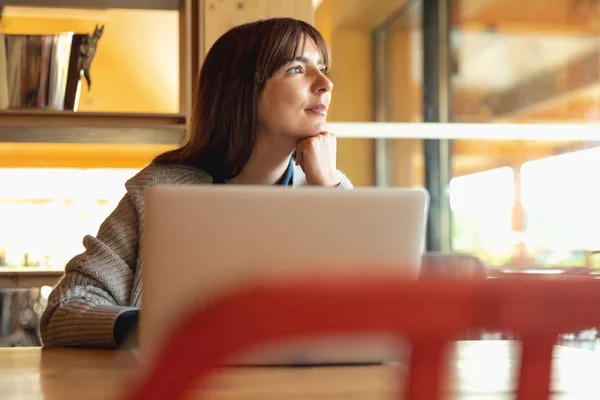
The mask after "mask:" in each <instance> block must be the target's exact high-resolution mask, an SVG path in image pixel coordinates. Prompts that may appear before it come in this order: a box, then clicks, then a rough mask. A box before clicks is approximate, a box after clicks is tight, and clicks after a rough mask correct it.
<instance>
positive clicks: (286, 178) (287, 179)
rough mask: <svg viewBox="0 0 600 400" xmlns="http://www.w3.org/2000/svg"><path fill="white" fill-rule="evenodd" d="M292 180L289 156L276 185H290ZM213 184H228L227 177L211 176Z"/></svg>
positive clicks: (291, 166) (291, 161) (292, 163)
mask: <svg viewBox="0 0 600 400" xmlns="http://www.w3.org/2000/svg"><path fill="white" fill-rule="evenodd" d="M293 181H294V160H293V159H292V158H290V163H289V164H288V167H287V169H286V170H285V172H284V174H283V176H282V177H281V179H280V180H279V182H277V184H278V185H282V186H292V182H293ZM212 183H213V185H229V183H230V180H229V179H223V178H213V182H212Z"/></svg>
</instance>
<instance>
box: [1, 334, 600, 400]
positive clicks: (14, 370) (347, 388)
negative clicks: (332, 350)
mask: <svg viewBox="0 0 600 400" xmlns="http://www.w3.org/2000/svg"><path fill="white" fill-rule="evenodd" d="M516 350H518V344H516V343H515V342H508V341H473V342H459V343H457V345H456V346H455V348H454V350H453V360H452V365H451V374H450V375H451V376H450V380H449V396H448V397H447V398H448V399H453V400H459V399H463V400H475V399H483V400H501V399H502V400H504V399H510V398H512V397H511V391H512V390H513V389H514V374H515V372H516V369H515V365H516V356H517V355H518V351H516ZM135 371H136V360H135V358H134V356H133V355H132V354H131V353H130V352H127V351H114V350H87V349H49V350H41V349H40V348H4V349H0V398H1V399H3V400H17V399H18V400H24V399H28V400H29V399H50V400H54V399H61V400H64V399H115V398H118V395H119V393H122V390H123V388H124V387H125V385H126V384H127V382H128V381H129V380H130V379H131V378H132V377H133V376H134V372H135ZM598 371H600V353H598V352H594V351H589V350H580V349H575V348H568V347H559V346H557V347H556V350H555V368H554V380H553V388H554V391H555V392H556V395H555V396H554V397H553V398H554V399H560V400H562V399H586V400H587V399H600V384H599V383H598V380H599V377H598ZM398 375H400V376H405V375H406V368H405V366H404V365H403V363H398V364H396V365H384V366H381V365H373V366H342V367H340V366H336V367H298V368H283V367H279V368H275V367H273V368H224V369H222V370H219V371H218V373H216V374H215V376H214V377H213V379H212V380H211V387H210V389H209V391H208V392H207V393H206V396H205V397H202V398H203V399H211V400H216V399H219V400H225V399H228V400H229V399H231V400H233V399H235V400H250V399H293V400H301V399H327V400H331V399H346V400H352V399H361V400H362V399H366V400H375V399H392V398H393V393H394V390H395V388H397V387H398V383H397V382H396V381H395V378H396V377H397V376H398ZM198 397H199V396H197V397H196V398H198Z"/></svg>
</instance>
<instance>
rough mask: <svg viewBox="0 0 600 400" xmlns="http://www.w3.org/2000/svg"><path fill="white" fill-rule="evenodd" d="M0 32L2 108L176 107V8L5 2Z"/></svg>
mask: <svg viewBox="0 0 600 400" xmlns="http://www.w3.org/2000/svg"><path fill="white" fill-rule="evenodd" d="M97 25H98V26H99V27H100V28H102V26H103V27H104V28H103V29H101V30H98V36H99V37H98V39H97V41H96V44H95V45H92V44H90V45H87V44H86V42H85V41H86V40H90V39H89V38H87V37H86V35H88V34H89V35H93V33H94V32H95V28H96V26H97ZM0 31H1V32H2V33H3V35H4V40H3V41H1V40H0V51H4V52H5V54H6V57H5V58H4V59H2V57H0V72H2V71H6V72H5V73H6V75H5V76H6V79H2V78H1V76H2V74H0V108H49V109H54V110H56V109H75V110H78V111H97V112H134V113H178V112H179V13H178V12H177V11H151V10H116V9H115V10H113V9H103V10H84V9H56V8H39V7H13V6H6V7H5V8H4V11H3V17H2V19H1V23H0ZM92 42H93V41H92ZM90 43H91V42H90ZM1 47H4V48H1ZM94 51H95V53H94ZM80 55H81V58H79V56H80ZM87 55H89V57H87ZM92 56H93V57H92ZM78 62H81V64H80V65H82V66H84V67H87V66H89V68H84V70H88V71H89V77H90V78H91V85H90V87H89V88H88V85H87V82H86V78H85V76H83V77H82V78H81V82H80V85H79V86H78V85H77V78H78V70H79V69H78ZM65 99H66V101H65Z"/></svg>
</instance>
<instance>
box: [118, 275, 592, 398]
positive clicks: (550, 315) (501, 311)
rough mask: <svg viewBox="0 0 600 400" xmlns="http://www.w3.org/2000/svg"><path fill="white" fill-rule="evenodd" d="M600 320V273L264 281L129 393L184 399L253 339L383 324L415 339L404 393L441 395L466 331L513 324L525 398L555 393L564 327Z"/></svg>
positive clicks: (204, 317)
mask: <svg viewBox="0 0 600 400" xmlns="http://www.w3.org/2000/svg"><path fill="white" fill-rule="evenodd" d="M598 319H600V282H598V281H593V280H585V281H564V282H562V281H539V280H524V281H513V280H507V281H502V280H489V281H478V280H471V281H452V282H443V281H438V280H431V281H403V280H401V279H397V278H390V277H372V278H365V277H364V276H363V277H360V278H355V279H353V278H347V279H339V278H338V279H335V280H326V279H323V280H314V279H305V280H295V281H293V282H291V281H288V282H284V281H280V282H270V283H268V282H265V283H263V284H260V285H254V286H250V287H246V288H244V289H242V290H240V291H238V292H237V293H234V294H231V295H229V296H227V297H224V298H221V299H219V300H218V301H215V302H214V303H213V304H212V305H211V306H209V307H206V308H203V309H198V310H197V311H196V312H194V313H193V314H192V315H190V316H189V318H188V319H187V320H186V321H183V323H182V325H181V326H179V327H178V328H177V329H175V331H174V332H173V334H172V335H171V336H170V339H169V340H168V341H167V343H168V345H166V347H165V348H164V349H162V350H161V351H160V354H159V355H158V357H157V359H156V360H155V362H154V363H153V365H152V368H151V369H150V371H149V373H148V374H147V375H145V376H144V378H143V379H142V380H141V381H139V382H137V384H136V385H135V390H133V391H132V392H131V393H130V397H129V398H130V399H140V400H142V399H144V400H151V399H165V398H169V399H177V398H181V397H182V396H183V395H185V394H186V392H187V391H189V390H190V388H192V387H194V388H198V387H200V388H202V387H203V385H204V383H205V382H206V378H207V377H208V376H209V375H210V373H211V372H212V370H213V369H214V368H216V367H218V366H219V365H222V364H223V363H225V362H226V361H227V360H230V359H231V357H232V356H235V355H238V354H240V353H241V352H243V351H245V350H250V349H253V348H256V346H260V345H265V344H269V343H273V342H276V341H284V340H288V339H295V338H310V337H327V336H328V335H336V336H338V335H340V334H341V335H354V334H359V335H362V334H369V333H375V332H377V333H381V332H383V331H385V332H389V333H391V334H393V335H396V336H397V337H398V338H402V339H408V340H410V342H411V345H412V353H411V361H410V373H409V380H408V385H407V387H406V392H405V393H402V394H403V395H404V396H405V397H404V398H406V399H410V400H415V399H419V400H425V399H428V400H429V399H440V398H441V397H442V395H443V388H444V386H445V383H446V369H447V367H448V360H447V354H446V349H447V348H448V345H449V344H450V342H452V341H453V340H454V339H455V338H456V337H458V336H459V335H460V334H461V333H462V332H465V331H468V330H471V329H488V330H496V331H511V332H515V333H516V334H517V335H518V337H519V339H520V340H521V341H522V355H521V359H520V363H521V365H520V371H519V382H518V385H517V386H518V398H519V399H527V400H538V399H548V397H549V393H550V373H551V363H552V349H553V345H554V343H555V341H556V337H557V335H558V334H559V333H561V332H572V331H576V330H579V329H584V328H585V327H587V326H590V325H591V324H595V323H596V322H597V321H598Z"/></svg>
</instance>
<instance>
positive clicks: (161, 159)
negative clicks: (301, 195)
mask: <svg viewBox="0 0 600 400" xmlns="http://www.w3.org/2000/svg"><path fill="white" fill-rule="evenodd" d="M327 69H328V53H327V48H326V45H325V42H324V40H323V38H322V36H321V35H320V34H319V32H318V31H317V30H316V29H315V28H313V27H312V26H310V25H308V24H306V23H304V22H301V21H297V20H294V19H288V18H278V19H269V20H262V21H258V22H253V23H249V24H245V25H241V26H238V27H235V28H233V29H232V30H230V31H229V32H227V33H226V34H224V35H223V36H222V37H221V38H220V39H219V40H218V41H217V42H216V43H215V44H214V45H213V47H212V48H211V50H210V51H209V53H208V54H207V56H206V59H205V61H204V64H203V66H202V70H201V73H200V79H199V82H198V83H197V85H196V90H195V93H194V102H193V113H192V116H191V117H192V120H191V129H190V130H191V133H190V135H189V138H188V140H187V142H186V144H184V145H183V146H182V147H180V148H178V149H176V150H173V151H170V152H167V153H164V154H162V155H159V156H158V157H156V159H154V160H153V162H152V163H151V164H150V165H149V166H147V167H146V168H144V169H143V170H142V171H140V172H139V173H138V174H137V175H136V176H134V177H133V178H131V179H130V180H129V181H128V182H127V183H126V184H125V186H126V189H127V193H126V194H125V196H124V197H123V199H121V201H120V203H119V205H118V206H117V208H116V209H115V210H114V211H113V212H112V213H111V215H110V216H109V217H108V218H107V219H106V220H105V221H104V222H103V223H102V225H101V226H100V229H99V231H98V234H97V236H96V237H92V236H89V235H88V236H86V237H85V238H84V239H83V244H84V246H85V252H84V253H82V254H79V255H77V256H75V257H74V258H73V259H72V260H70V261H69V263H68V264H67V266H66V269H65V276H64V277H63V279H62V280H61V281H60V283H59V284H58V285H57V286H56V287H55V288H54V290H53V291H52V294H51V295H50V298H49V301H48V306H47V308H46V310H45V311H44V314H43V315H42V319H41V322H40V331H41V336H42V340H43V342H44V345H45V346H46V347H51V346H94V347H115V346H119V345H120V344H121V343H122V341H123V340H124V338H125V336H126V335H127V332H130V331H131V330H132V329H133V330H135V327H136V323H137V313H138V311H137V310H138V309H139V307H140V304H141V293H142V283H141V270H142V268H141V263H140V259H139V257H138V255H139V254H141V251H140V244H141V241H140V240H139V239H140V237H141V236H142V219H143V209H144V204H143V194H144V191H145V190H146V189H147V188H149V187H150V186H152V185H155V184H184V185H187V184H229V183H231V184H253V185H257V184H260V185H275V184H279V185H288V186H304V185H314V186H324V187H331V188H333V187H339V188H351V187H352V185H351V183H350V182H349V181H348V179H347V178H346V177H345V176H344V175H343V174H341V173H340V172H339V171H337V169H336V164H335V163H336V139H335V136H334V135H332V134H330V133H328V132H327V131H326V127H325V118H326V116H327V108H328V106H329V102H330V99H331V90H332V84H331V81H330V80H329V79H328V78H327V76H326V74H327ZM293 153H295V155H296V156H295V158H294V157H292V154H293Z"/></svg>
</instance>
